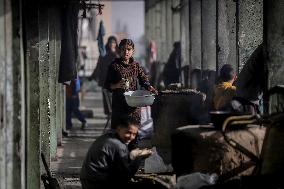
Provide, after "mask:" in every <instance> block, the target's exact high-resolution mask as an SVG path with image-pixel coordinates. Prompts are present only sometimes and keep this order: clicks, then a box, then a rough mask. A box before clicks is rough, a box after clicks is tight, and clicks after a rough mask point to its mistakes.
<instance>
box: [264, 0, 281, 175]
mask: <svg viewBox="0 0 284 189" xmlns="http://www.w3.org/2000/svg"><path fill="white" fill-rule="evenodd" d="M263 7H264V47H265V52H266V61H267V66H268V88H272V87H274V86H275V85H283V84H284V79H283V73H284V64H283V63H284V35H283V31H284V22H283V20H284V2H283V1H276V0H265V1H264V5H263ZM283 103H284V97H283V95H278V96H277V95H274V96H273V97H272V98H270V108H269V109H270V113H272V112H276V107H279V106H280V107H281V105H283ZM282 108H283V107H282ZM283 137H284V129H283V127H282V125H281V124H279V125H274V127H273V128H272V129H270V131H269V135H268V138H267V142H266V145H265V146H264V150H263V152H264V154H263V164H262V170H261V172H262V174H273V173H282V171H283V169H284V164H283V159H284V143H283Z"/></svg>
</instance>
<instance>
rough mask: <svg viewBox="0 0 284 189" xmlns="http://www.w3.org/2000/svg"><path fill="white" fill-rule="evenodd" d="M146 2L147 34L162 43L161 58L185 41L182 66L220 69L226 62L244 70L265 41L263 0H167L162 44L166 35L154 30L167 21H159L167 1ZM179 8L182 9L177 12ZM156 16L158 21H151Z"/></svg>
mask: <svg viewBox="0 0 284 189" xmlns="http://www.w3.org/2000/svg"><path fill="white" fill-rule="evenodd" d="M146 4H147V5H146V36H147V39H154V40H155V41H156V42H157V44H158V45H157V48H158V61H160V60H161V61H164V60H166V59H167V57H168V55H169V52H170V49H172V47H171V46H170V45H171V44H173V42H174V41H176V40H181V44H182V66H185V65H188V66H189V67H190V69H195V68H198V69H202V70H205V69H211V70H217V71H218V70H219V69H220V68H221V67H222V65H224V64H231V65H232V66H233V67H234V68H235V70H236V71H241V69H242V67H243V65H244V64H245V62H246V60H247V59H248V58H249V56H250V55H251V53H252V52H253V51H254V50H255V49H256V47H257V46H258V45H259V44H261V43H262V33H263V25H262V23H263V11H262V7H263V3H262V0H249V1H245V0H189V1H185V0H181V1H178V0H172V1H167V3H166V4H167V5H166V6H167V11H166V15H165V16H164V14H163V16H162V19H164V18H163V17H166V19H167V22H166V23H165V24H166V30H167V31H166V37H167V43H161V41H163V38H164V36H163V35H162V34H160V33H159V32H156V33H154V31H157V30H159V28H163V27H164V26H163V22H159V19H158V20H157V17H159V15H160V11H159V10H160V9H157V7H160V6H162V7H164V1H163V0H157V1H151V2H150V1H146ZM178 5H179V6H178ZM170 6H171V7H170ZM176 7H180V8H179V9H177V10H176V11H173V8H176ZM171 9H172V10H171ZM170 10H171V11H170ZM152 18H154V19H156V21H151V19H152ZM170 18H172V20H170ZM159 31H160V30H159ZM169 31H171V33H172V35H171V36H172V37H171V38H170V37H169V33H170V32H169ZM164 44H166V45H167V48H166V49H167V50H166V51H165V50H164V48H165V47H164ZM187 81H188V80H187V79H183V81H182V82H183V83H185V82H187Z"/></svg>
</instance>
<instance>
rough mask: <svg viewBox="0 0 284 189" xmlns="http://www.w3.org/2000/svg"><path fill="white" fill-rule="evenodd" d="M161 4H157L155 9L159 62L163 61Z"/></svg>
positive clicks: (155, 30)
mask: <svg viewBox="0 0 284 189" xmlns="http://www.w3.org/2000/svg"><path fill="white" fill-rule="evenodd" d="M161 11H162V10H161V2H158V3H156V5H155V8H154V14H155V23H154V32H155V35H154V36H155V37H154V39H155V40H156V44H157V60H158V61H161V60H162V43H161V42H162V41H161V25H162V24H161Z"/></svg>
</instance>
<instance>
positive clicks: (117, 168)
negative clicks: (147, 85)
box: [80, 117, 151, 189]
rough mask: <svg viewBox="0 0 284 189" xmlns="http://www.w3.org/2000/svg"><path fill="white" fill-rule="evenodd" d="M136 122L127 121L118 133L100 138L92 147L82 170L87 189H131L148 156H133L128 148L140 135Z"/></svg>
mask: <svg viewBox="0 0 284 189" xmlns="http://www.w3.org/2000/svg"><path fill="white" fill-rule="evenodd" d="M139 124H140V123H137V122H136V121H135V120H134V119H132V118H129V117H127V118H124V119H123V120H121V122H120V124H119V125H118V127H117V128H116V130H115V131H114V132H110V133H106V134H104V135H102V136H100V137H99V138H98V139H97V140H96V141H95V142H94V143H93V144H92V146H91V147H90V149H89V151H88V153H87V156H86V158H85V161H84V163H83V166H82V170H81V175H80V179H81V183H82V188H83V189H91V188H96V189H99V188H112V187H114V186H116V187H117V188H120V187H123V188H125V187H127V185H128V182H129V180H130V178H131V177H132V176H134V174H135V173H136V171H137V170H138V168H139V165H140V163H141V160H142V158H145V157H148V156H149V155H150V154H151V153H147V154H146V155H145V153H144V155H142V154H140V155H139V154H138V155H137V154H136V155H135V154H132V156H131V158H130V152H129V149H128V144H129V143H130V142H131V141H133V140H134V139H135V137H136V135H137V132H138V125H139Z"/></svg>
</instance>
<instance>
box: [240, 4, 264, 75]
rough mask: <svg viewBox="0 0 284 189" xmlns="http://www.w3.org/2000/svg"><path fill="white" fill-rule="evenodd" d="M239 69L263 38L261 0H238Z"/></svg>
mask: <svg viewBox="0 0 284 189" xmlns="http://www.w3.org/2000/svg"><path fill="white" fill-rule="evenodd" d="M238 15H239V35H238V36H239V39H238V40H239V71H241V69H242V68H243V66H244V64H245V63H246V61H247V60H248V58H249V57H250V55H251V54H252V52H253V51H254V50H255V49H256V48H257V47H258V45H260V44H261V43H262V40H263V0H256V1H247V0H239V14H238Z"/></svg>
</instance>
